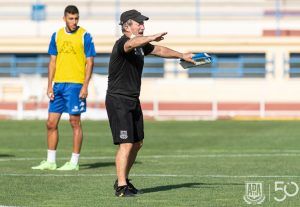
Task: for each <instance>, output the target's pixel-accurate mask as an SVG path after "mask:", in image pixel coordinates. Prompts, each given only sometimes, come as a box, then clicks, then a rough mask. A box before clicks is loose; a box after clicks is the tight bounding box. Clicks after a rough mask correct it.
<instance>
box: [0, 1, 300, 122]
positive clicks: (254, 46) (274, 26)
mask: <svg viewBox="0 0 300 207" xmlns="http://www.w3.org/2000/svg"><path fill="white" fill-rule="evenodd" d="M36 2H37V1H31V0H22V1H20V0H19V1H17V0H11V1H3V0H0V23H1V25H2V28H3V32H1V33H0V36H1V38H0V99H1V104H0V116H1V117H3V116H4V117H5V118H19V119H21V118H45V116H44V115H43V113H46V109H47V98H46V96H45V86H46V76H47V63H48V55H47V54H46V53H47V47H48V43H49V38H50V35H51V34H52V33H53V32H54V31H55V29H57V28H58V27H60V26H62V25H63V22H62V20H61V16H62V11H63V9H64V7H65V6H66V2H64V1H58V0H54V1H50V0H44V1H38V2H39V4H42V5H45V14H46V18H45V20H41V21H33V20H32V6H33V5H34V4H35V3H36ZM76 5H77V6H78V7H79V9H80V12H81V15H80V17H81V20H80V21H81V22H80V24H81V25H83V26H84V27H85V28H86V29H88V31H90V32H91V33H92V34H93V36H94V42H95V45H96V50H97V53H98V54H97V57H96V59H95V69H94V77H93V80H92V82H91V85H90V89H89V90H90V95H89V106H90V110H89V112H88V113H87V114H86V115H85V116H86V118H90V119H99V118H103V119H105V118H106V115H105V113H104V107H105V106H104V98H105V90H106V80H107V66H108V60H109V53H110V52H111V49H112V45H113V44H114V41H115V39H116V37H117V36H119V35H120V28H119V26H118V25H117V23H118V16H119V14H120V13H121V12H122V11H124V10H126V9H130V8H136V9H138V10H140V11H142V12H143V13H145V14H147V15H148V16H149V17H150V21H148V22H147V23H146V33H147V34H152V33H155V32H160V31H162V28H163V29H165V30H167V31H168V32H169V34H168V36H167V38H166V39H165V40H164V41H163V42H161V43H160V44H162V45H165V46H168V47H171V48H174V49H176V50H180V51H191V52H202V51H205V52H208V53H210V54H211V55H212V57H213V64H211V65H206V66H203V67H198V68H194V69H190V70H183V69H182V68H181V67H180V65H179V64H178V60H169V59H165V60H164V59H161V58H157V57H151V56H149V57H147V58H146V59H145V70H144V74H143V76H144V79H143V86H142V87H143V89H142V94H141V100H142V102H143V108H144V112H145V116H146V117H148V118H155V119H166V118H167V119H170V118H171V119H173V118H174V119H175V118H179V119H203V118H205V119H206V118H209V119H211V118H213V119H215V118H230V117H239V116H243V117H261V118H264V117H277V118H278V117H289V118H299V117H300V107H299V106H300V99H299V98H298V97H297V94H299V90H298V88H300V86H299V83H298V78H299V77H300V45H299V42H300V41H299V40H300V39H299V31H300V27H299V23H298V19H299V16H300V12H299V11H300V2H299V1H296V0H253V1H248V2H245V1H242V0H196V1H195V0H187V1H179V0H166V1H158V0H154V1H148V0H146V1H142V2H140V1H137V0H115V1H108V0H106V1H105V0H79V1H76ZM136 5H138V7H136ZM37 86H38V87H37ZM9 105H11V106H12V107H9ZM95 110H96V112H95ZM36 111H39V112H36ZM27 112H28V113H27ZM97 113H98V115H97Z"/></svg>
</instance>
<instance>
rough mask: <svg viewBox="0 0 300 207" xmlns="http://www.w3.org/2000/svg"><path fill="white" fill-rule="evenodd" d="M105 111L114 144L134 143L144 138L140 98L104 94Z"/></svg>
mask: <svg viewBox="0 0 300 207" xmlns="http://www.w3.org/2000/svg"><path fill="white" fill-rule="evenodd" d="M105 105H106V111H107V115H108V119H109V125H110V128H111V132H112V136H113V141H114V144H116V145H118V144H121V143H136V142H139V141H141V140H143V139H144V121H143V112H142V109H141V104H140V100H139V99H136V100H131V99H128V98H125V97H123V96H120V95H109V94H107V95H106V100H105Z"/></svg>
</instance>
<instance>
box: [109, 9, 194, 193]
mask: <svg viewBox="0 0 300 207" xmlns="http://www.w3.org/2000/svg"><path fill="white" fill-rule="evenodd" d="M148 19H149V18H148V17H146V16H144V15H142V14H141V13H140V12H138V11H136V10H129V11H125V12H124V13H122V14H121V17H120V25H121V27H122V32H123V36H122V37H121V38H120V39H119V40H117V41H116V43H115V45H114V47H113V50H112V53H111V56H110V62H109V76H108V90H107V95H106V109H107V114H108V118H109V124H110V128H111V132H112V136H113V142H114V144H115V145H118V146H119V147H118V149H117V153H116V159H115V162H116V171H117V180H116V181H115V183H114V189H115V195H116V196H118V197H123V196H133V195H135V194H137V193H139V190H137V189H136V188H135V187H134V186H133V184H132V183H131V182H129V179H128V176H129V172H130V169H131V167H132V165H133V163H134V161H135V159H136V156H137V153H138V151H139V150H140V148H141V147H142V144H143V139H144V124H143V113H142V109H141V105H140V100H139V96H140V89H141V76H142V71H143V66H144V56H145V55H149V54H152V55H156V56H160V57H164V58H181V59H184V60H185V61H188V62H192V63H194V64H195V62H194V61H193V60H192V56H193V54H191V53H180V52H177V51H174V50H171V49H169V48H167V47H163V46H158V45H155V46H154V45H152V44H150V42H159V41H161V40H163V39H164V36H165V35H166V34H167V33H166V32H163V33H159V34H155V35H151V36H143V33H144V30H145V26H144V21H146V20H148Z"/></svg>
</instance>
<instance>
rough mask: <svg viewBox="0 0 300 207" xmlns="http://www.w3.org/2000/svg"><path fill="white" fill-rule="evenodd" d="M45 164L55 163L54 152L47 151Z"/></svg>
mask: <svg viewBox="0 0 300 207" xmlns="http://www.w3.org/2000/svg"><path fill="white" fill-rule="evenodd" d="M47 162H54V163H55V162H56V150H48V153H47Z"/></svg>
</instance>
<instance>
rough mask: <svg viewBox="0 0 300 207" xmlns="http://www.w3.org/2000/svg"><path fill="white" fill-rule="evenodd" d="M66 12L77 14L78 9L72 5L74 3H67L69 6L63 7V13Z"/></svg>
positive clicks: (65, 13)
mask: <svg viewBox="0 0 300 207" xmlns="http://www.w3.org/2000/svg"><path fill="white" fill-rule="evenodd" d="M67 13H69V14H79V11H78V9H77V7H76V6H74V5H69V6H67V7H66V8H65V12H64V15H65V16H66V15H67Z"/></svg>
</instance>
